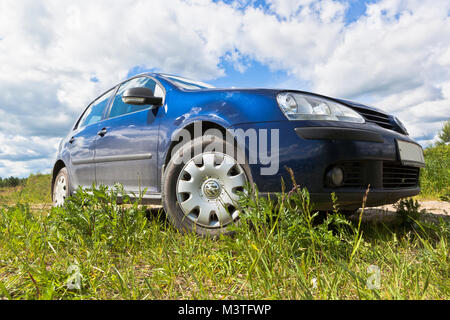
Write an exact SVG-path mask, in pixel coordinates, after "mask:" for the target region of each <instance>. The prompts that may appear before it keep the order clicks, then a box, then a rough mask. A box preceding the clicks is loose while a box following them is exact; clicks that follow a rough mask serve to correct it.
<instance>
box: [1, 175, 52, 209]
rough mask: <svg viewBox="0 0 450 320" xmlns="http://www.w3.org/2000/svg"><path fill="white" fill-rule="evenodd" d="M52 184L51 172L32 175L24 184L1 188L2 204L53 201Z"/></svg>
mask: <svg viewBox="0 0 450 320" xmlns="http://www.w3.org/2000/svg"><path fill="white" fill-rule="evenodd" d="M50 185H51V176H50V175H49V174H47V175H44V174H37V175H31V176H30V177H29V178H28V179H27V180H26V182H25V183H24V185H23V186H19V187H15V188H0V205H2V204H16V203H27V204H44V203H51V202H52V200H51V192H50Z"/></svg>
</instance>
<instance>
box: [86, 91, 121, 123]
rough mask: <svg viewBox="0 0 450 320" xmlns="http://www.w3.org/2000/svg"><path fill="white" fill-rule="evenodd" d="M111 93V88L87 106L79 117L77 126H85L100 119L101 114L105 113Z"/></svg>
mask: <svg viewBox="0 0 450 320" xmlns="http://www.w3.org/2000/svg"><path fill="white" fill-rule="evenodd" d="M112 93H113V90H111V91H109V92H108V93H105V94H104V95H103V96H101V97H100V98H98V99H97V100H95V101H94V102H93V103H92V104H91V105H90V106H89V108H88V109H87V110H86V112H85V113H84V115H83V117H82V118H81V120H80V123H79V125H78V128H81V127H85V126H88V125H90V124H93V123H96V122H99V121H100V120H102V118H103V114H104V113H105V109H106V107H107V106H108V101H109V99H110V98H111V95H112Z"/></svg>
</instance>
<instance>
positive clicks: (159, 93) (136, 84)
mask: <svg viewBox="0 0 450 320" xmlns="http://www.w3.org/2000/svg"><path fill="white" fill-rule="evenodd" d="M141 87H145V88H149V89H151V90H152V91H153V94H154V95H155V96H156V97H161V98H162V97H164V92H163V90H162V89H161V88H160V86H159V85H158V84H157V83H156V82H155V81H154V80H153V79H151V78H147V77H140V78H135V79H132V80H130V81H128V82H125V83H124V84H122V85H121V86H120V88H119V90H118V91H117V94H116V96H115V97H114V102H113V104H112V106H111V111H110V112H109V118H114V117H118V116H121V115H124V114H127V113H131V112H137V111H141V110H145V109H148V107H149V106H135V105H130V104H126V103H124V102H123V101H122V95H123V94H124V93H125V91H126V90H127V89H130V88H141Z"/></svg>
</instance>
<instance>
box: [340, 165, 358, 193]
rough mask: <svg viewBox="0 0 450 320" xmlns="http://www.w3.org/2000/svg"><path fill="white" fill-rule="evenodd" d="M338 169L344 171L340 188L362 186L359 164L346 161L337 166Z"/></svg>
mask: <svg viewBox="0 0 450 320" xmlns="http://www.w3.org/2000/svg"><path fill="white" fill-rule="evenodd" d="M339 167H340V168H341V169H342V171H344V182H343V183H342V187H344V188H345V187H347V188H359V187H364V185H363V178H362V177H363V174H362V164H361V162H356V161H348V162H342V163H340V164H339Z"/></svg>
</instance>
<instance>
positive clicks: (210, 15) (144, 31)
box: [0, 0, 450, 176]
mask: <svg viewBox="0 0 450 320" xmlns="http://www.w3.org/2000/svg"><path fill="white" fill-rule="evenodd" d="M350 4H351V1H350V0H349V1H337V0H267V1H266V2H265V3H264V2H261V1H252V0H248V1H247V0H237V1H234V2H231V3H230V2H229V1H227V2H226V3H225V2H222V1H218V2H212V1H209V0H184V1H181V0H180V1H163V0H152V1H146V0H121V1H117V2H114V4H111V2H110V1H106V0H92V1H77V2H73V1H62V0H47V1H36V0H21V1H15V0H2V1H1V2H0V89H1V94H0V145H1V147H0V176H5V175H11V174H20V175H26V174H28V173H30V172H33V171H45V170H49V168H50V167H51V163H52V157H53V156H54V153H55V151H56V145H57V140H58V139H59V138H61V137H63V136H64V135H65V134H66V133H67V131H68V129H69V128H70V127H71V126H72V124H73V123H74V122H75V120H76V117H77V116H78V115H79V114H80V113H81V112H82V110H83V109H84V108H85V106H86V105H87V104H88V103H89V101H90V100H92V98H94V97H95V96H96V95H98V94H99V93H101V92H102V91H105V90H106V89H107V88H109V87H111V86H112V85H114V84H115V83H117V82H118V81H119V80H121V79H123V78H125V77H126V75H127V74H128V72H129V71H130V69H132V68H133V67H136V66H140V68H143V69H146V68H147V69H154V70H157V71H163V72H168V73H175V74H180V75H185V76H190V77H193V78H197V79H199V80H210V79H215V78H219V77H223V76H226V71H225V70H224V69H223V67H221V62H222V61H227V62H229V63H231V64H233V65H234V66H235V68H236V70H238V71H240V72H244V73H245V71H246V69H247V68H248V67H249V66H250V65H251V61H257V62H259V63H260V64H263V65H266V66H269V68H270V69H271V70H281V71H285V72H286V73H287V74H289V75H290V77H291V79H290V80H289V81H288V82H287V83H289V84H293V83H294V84H295V83H297V84H298V87H299V88H300V89H305V86H306V87H307V88H306V89H308V88H310V89H312V90H314V91H317V92H320V93H323V94H328V95H332V96H337V97H342V98H353V99H356V100H359V101H360V102H363V103H370V104H373V105H376V106H378V107H381V108H383V109H385V110H387V111H389V112H393V113H395V114H396V115H398V116H399V117H400V118H402V120H404V122H405V123H406V124H407V126H408V127H409V129H410V131H411V134H412V136H413V137H415V138H419V139H421V141H422V142H423V143H425V142H429V141H433V140H434V139H435V138H436V134H437V130H438V129H439V128H440V127H441V126H442V122H443V121H444V120H445V119H447V118H449V117H450V111H449V110H450V105H449V103H450V81H449V72H450V71H449V70H450V19H449V15H448V12H449V11H450V3H449V2H448V1H447V0H428V1H419V0H389V1H388V0H381V1H378V2H376V3H371V4H369V5H367V10H366V12H365V14H364V15H362V16H361V17H357V18H356V19H354V21H353V22H352V23H348V22H347V21H346V13H347V12H348V9H349V6H350ZM280 85H282V84H280Z"/></svg>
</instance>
